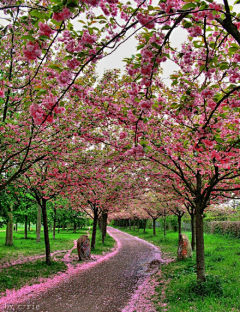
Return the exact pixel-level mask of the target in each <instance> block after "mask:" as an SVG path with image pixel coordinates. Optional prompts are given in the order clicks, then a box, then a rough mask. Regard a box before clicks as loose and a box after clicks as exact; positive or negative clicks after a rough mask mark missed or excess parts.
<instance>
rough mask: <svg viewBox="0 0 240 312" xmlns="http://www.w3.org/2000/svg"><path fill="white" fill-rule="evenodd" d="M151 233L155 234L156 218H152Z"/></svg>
mask: <svg viewBox="0 0 240 312" xmlns="http://www.w3.org/2000/svg"><path fill="white" fill-rule="evenodd" d="M153 235H154V236H155V235H156V219H155V218H153Z"/></svg>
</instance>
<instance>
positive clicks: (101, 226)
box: [98, 215, 103, 232]
mask: <svg viewBox="0 0 240 312" xmlns="http://www.w3.org/2000/svg"><path fill="white" fill-rule="evenodd" d="M98 227H99V229H100V230H101V232H102V228H103V219H102V215H101V216H100V217H99V218H98Z"/></svg>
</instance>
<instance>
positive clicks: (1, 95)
mask: <svg viewBox="0 0 240 312" xmlns="http://www.w3.org/2000/svg"><path fill="white" fill-rule="evenodd" d="M0 98H4V91H3V90H1V89H0Z"/></svg>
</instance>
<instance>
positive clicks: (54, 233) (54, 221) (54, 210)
mask: <svg viewBox="0 0 240 312" xmlns="http://www.w3.org/2000/svg"><path fill="white" fill-rule="evenodd" d="M56 215H57V211H56V208H53V239H55V238H56V221H57V220H56Z"/></svg>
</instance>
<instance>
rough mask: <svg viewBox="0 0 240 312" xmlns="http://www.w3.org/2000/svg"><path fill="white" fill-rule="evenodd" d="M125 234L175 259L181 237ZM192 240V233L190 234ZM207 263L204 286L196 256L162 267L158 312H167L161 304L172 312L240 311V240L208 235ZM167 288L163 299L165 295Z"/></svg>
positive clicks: (206, 239) (149, 232)
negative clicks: (143, 241) (199, 281)
mask: <svg viewBox="0 0 240 312" xmlns="http://www.w3.org/2000/svg"><path fill="white" fill-rule="evenodd" d="M120 229H121V230H124V231H125V232H127V233H129V234H132V235H136V236H138V237H140V238H143V239H146V240H147V241H149V242H152V243H153V244H155V245H157V246H159V247H160V249H161V250H162V256H163V258H165V257H176V256H177V246H178V234H177V233H175V232H170V231H169V232H167V235H166V237H165V238H164V235H163V232H162V231H160V230H159V229H158V230H157V235H156V237H153V235H152V230H149V229H147V230H146V234H143V230H142V229H140V230H139V232H138V231H137V230H135V231H133V229H132V230H131V231H130V230H129V229H127V230H126V229H122V228H120ZM186 234H187V235H188V237H189V238H190V237H191V234H190V233H187V232H186ZM204 239H205V262H206V274H207V281H206V282H205V283H204V284H203V285H199V284H198V283H197V282H196V254H195V252H194V253H193V257H192V258H191V259H188V260H185V261H178V260H176V261H175V262H173V263H170V264H168V265H163V266H162V276H161V278H159V281H160V285H159V287H157V289H156V292H157V298H156V309H157V311H164V308H163V307H159V306H158V302H160V301H161V302H162V303H166V307H165V309H167V310H166V311H169V312H189V311H199V312H230V311H240V240H239V239H237V238H231V237H227V236H222V235H213V234H205V235H204ZM163 285H164V288H165V289H164V291H165V293H164V296H163V294H162V290H163Z"/></svg>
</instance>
